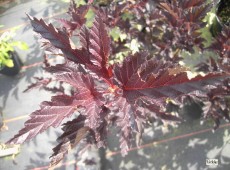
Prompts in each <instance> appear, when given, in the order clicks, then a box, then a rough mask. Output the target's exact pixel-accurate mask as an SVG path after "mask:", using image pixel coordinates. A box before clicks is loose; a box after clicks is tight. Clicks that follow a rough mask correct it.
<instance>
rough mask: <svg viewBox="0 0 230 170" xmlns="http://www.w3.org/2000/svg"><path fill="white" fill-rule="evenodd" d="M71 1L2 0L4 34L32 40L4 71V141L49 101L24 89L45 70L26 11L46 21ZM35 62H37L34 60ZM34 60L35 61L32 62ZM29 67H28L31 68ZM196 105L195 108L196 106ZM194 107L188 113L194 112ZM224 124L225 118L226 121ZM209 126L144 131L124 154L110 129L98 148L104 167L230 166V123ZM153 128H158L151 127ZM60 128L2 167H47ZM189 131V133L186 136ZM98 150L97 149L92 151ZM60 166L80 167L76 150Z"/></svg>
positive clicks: (0, 96)
mask: <svg viewBox="0 0 230 170" xmlns="http://www.w3.org/2000/svg"><path fill="white" fill-rule="evenodd" d="M67 7H68V4H67V3H64V2H62V1H58V0H42V1H41V0H31V1H29V0H18V1H12V2H11V3H9V4H7V3H4V4H0V25H4V26H5V27H3V28H0V33H2V32H3V31H5V30H7V29H10V28H12V27H15V26H20V28H19V29H18V30H17V31H16V33H17V36H16V37H15V39H17V40H22V41H25V42H27V43H28V45H29V47H30V50H28V51H26V52H24V51H19V50H18V53H19V55H20V56H21V59H22V61H23V63H24V67H23V69H22V71H21V73H20V74H19V75H17V76H16V77H6V76H3V75H0V107H2V108H3V116H4V120H5V122H6V125H7V126H8V130H6V131H3V132H0V142H6V141H7V140H8V139H9V138H11V137H12V136H13V135H14V134H16V133H17V132H18V130H19V129H20V128H22V127H23V123H24V122H25V121H26V119H27V118H28V117H27V115H28V114H30V113H31V112H32V111H34V110H36V109H38V108H39V103H40V102H41V101H43V100H49V99H50V96H51V95H50V94H49V93H47V92H44V91H38V90H34V91H31V92H29V93H23V90H24V89H25V88H26V87H27V86H28V85H29V83H31V82H32V81H33V79H32V77H33V76H39V75H41V74H42V70H41V68H40V66H39V62H41V61H42V55H43V53H42V51H41V50H40V48H39V44H38V43H37V41H36V39H35V38H34V36H33V32H32V29H31V27H30V25H29V21H28V18H27V17H26V15H25V13H27V14H30V15H31V16H36V17H38V18H40V17H43V18H44V17H45V18H46V21H50V22H52V21H54V18H55V17H61V16H64V14H63V12H64V11H65V10H67ZM35 63H37V65H33V64H35ZM31 65H32V66H31ZM28 66H29V67H28ZM193 109H194V108H193ZM193 109H191V110H190V112H191V113H193V112H196V111H195V110H193ZM223 123H225V122H223ZM210 127H211V126H210V125H209V124H205V125H203V126H200V125H199V121H190V123H182V124H181V125H180V126H179V128H177V129H169V130H168V132H166V133H165V134H164V135H162V129H161V128H159V127H158V126H156V127H154V128H150V129H147V130H146V134H145V135H144V139H143V141H142V144H141V145H142V146H141V147H140V148H133V149H132V150H131V151H130V152H129V154H128V156H126V157H125V158H123V157H121V155H120V154H119V152H118V153H116V152H113V151H114V150H117V149H118V147H117V146H118V141H117V139H116V135H114V134H117V132H116V131H115V130H112V131H111V132H110V137H109V140H108V145H109V149H107V150H100V154H101V160H102V161H101V162H102V163H101V169H104V170H107V169H112V170H118V169H124V170H139V169H143V170H149V169H150V170H154V169H156V170H160V169H161V170H169V169H172V170H174V169H178V170H180V169H181V170H186V169H191V170H200V169H218V170H229V169H230V144H228V143H226V142H225V141H227V140H229V135H228V134H229V133H228V132H229V124H225V125H224V126H222V127H221V128H220V129H219V130H217V131H216V132H215V134H214V133H212V131H211V128H210ZM153 131H154V132H153ZM59 133H60V130H54V129H50V130H49V131H48V132H45V133H43V134H41V135H38V136H37V137H36V138H35V139H34V140H32V141H31V142H28V143H26V144H24V145H23V146H22V148H21V152H20V154H19V155H17V156H16V157H15V160H14V161H13V160H12V158H11V157H7V158H6V157H5V158H0V169H1V170H24V169H26V170H27V169H47V167H46V166H47V165H48V163H49V156H50V155H51V154H52V149H51V148H53V147H54V146H55V144H56V143H55V139H56V137H57V136H58V135H59ZM184 134H187V135H184ZM153 142H156V143H157V144H156V143H154V144H153ZM94 153H95V152H94ZM207 158H215V159H218V161H219V165H218V166H206V165H205V162H206V159H207ZM57 169H60V170H64V169H67V170H72V169H76V165H75V157H74V151H73V152H72V154H70V155H69V156H68V158H66V160H65V161H64V163H63V164H62V166H60V167H59V168H57Z"/></svg>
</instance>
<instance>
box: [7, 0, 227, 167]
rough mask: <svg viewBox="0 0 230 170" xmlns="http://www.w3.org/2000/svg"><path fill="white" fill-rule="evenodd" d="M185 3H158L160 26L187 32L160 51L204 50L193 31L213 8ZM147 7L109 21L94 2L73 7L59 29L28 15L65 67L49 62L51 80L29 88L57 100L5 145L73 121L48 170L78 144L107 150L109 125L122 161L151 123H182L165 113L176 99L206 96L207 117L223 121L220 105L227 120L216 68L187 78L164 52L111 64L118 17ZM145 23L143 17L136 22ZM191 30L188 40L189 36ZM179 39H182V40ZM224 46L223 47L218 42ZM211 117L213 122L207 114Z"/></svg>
mask: <svg viewBox="0 0 230 170" xmlns="http://www.w3.org/2000/svg"><path fill="white" fill-rule="evenodd" d="M180 2H181V3H179V2H178V3H176V2H175V1H173V2H172V3H169V2H164V3H161V4H160V6H159V7H160V8H163V11H162V13H161V15H164V19H163V20H162V22H164V21H165V20H167V23H166V25H171V26H170V28H169V29H170V30H172V31H174V30H173V28H174V27H179V26H181V24H182V27H181V28H180V29H179V28H178V29H177V30H176V32H173V34H175V35H173V37H174V38H173V39H168V40H167V42H164V40H166V39H167V38H169V37H168V36H167V35H165V36H166V37H164V38H163V39H162V40H163V41H160V40H159V42H156V45H159V44H160V43H161V44H163V45H164V49H165V48H166V46H167V48H169V49H171V50H175V48H180V49H185V50H190V49H191V48H190V45H191V47H192V46H193V45H198V46H199V47H200V48H202V45H201V44H200V43H201V41H203V40H201V38H200V37H199V34H198V33H196V30H197V29H198V27H199V26H200V25H199V24H200V22H201V21H200V20H199V19H200V16H203V15H204V11H203V10H204V9H205V10H207V9H208V8H207V7H206V6H200V5H201V4H202V3H203V1H202V0H193V1H185V2H184V3H182V1H180ZM146 3H149V2H148V1H140V2H138V3H137V4H129V3H127V4H125V3H124V4H123V5H121V6H120V5H118V6H116V8H115V12H113V13H112V12H111V11H110V15H113V17H109V18H108V17H107V16H110V15H105V14H106V12H105V11H104V10H102V9H101V8H100V7H98V6H93V5H92V4H89V5H85V6H80V7H78V8H77V7H76V4H75V3H74V1H72V2H71V6H70V8H69V11H68V14H69V15H70V16H71V19H70V20H64V19H61V20H60V21H61V22H62V23H63V26H64V27H63V28H59V29H57V28H54V26H53V25H52V24H46V23H45V22H44V21H43V20H42V19H40V20H39V19H37V18H32V17H29V18H30V20H31V24H32V27H33V29H34V31H35V32H36V33H38V34H40V35H41V37H42V38H43V41H42V42H43V46H44V47H45V49H47V50H49V51H50V52H53V53H55V54H57V53H58V54H61V55H63V56H64V59H65V62H64V63H63V64H57V65H52V66H50V65H49V64H47V61H46V64H45V67H44V69H45V70H46V71H47V72H49V73H50V74H51V75H52V77H51V78H48V79H40V78H37V82H36V83H35V84H32V85H31V86H30V87H29V88H28V89H27V90H29V89H31V88H33V87H40V86H44V88H45V89H46V90H50V91H54V92H55V91H56V92H58V95H56V96H53V97H52V99H51V101H45V102H42V103H41V105H40V109H39V110H36V111H35V112H33V113H32V114H31V115H30V119H29V120H27V121H26V122H25V127H24V128H23V129H21V130H20V131H19V133H18V134H17V135H15V136H14V137H13V138H12V139H10V140H9V141H8V143H14V144H21V143H23V142H25V141H28V140H30V139H32V138H34V137H35V136H36V135H37V134H39V133H42V132H44V131H46V130H47V129H48V128H49V127H58V126H60V125H61V124H62V121H63V120H64V119H65V118H68V117H71V116H72V117H73V119H72V120H71V121H68V122H66V123H64V124H63V125H62V126H63V128H62V129H63V134H62V135H61V136H60V137H59V138H58V142H59V144H58V145H57V146H56V147H55V148H54V149H53V151H54V153H53V155H52V156H51V165H56V164H57V163H58V162H60V161H61V160H62V159H63V157H64V156H65V154H67V153H68V151H69V149H71V148H73V147H75V146H76V145H80V144H82V143H83V144H85V145H86V144H96V145H97V146H98V147H102V146H103V147H104V146H106V135H107V132H108V129H109V128H110V126H112V125H115V126H116V127H117V128H118V129H119V130H120V135H119V137H120V148H121V150H122V154H123V155H125V154H127V150H128V149H129V147H130V142H131V139H132V138H133V136H134V135H136V134H138V133H142V129H143V128H144V127H145V125H146V122H147V121H148V120H149V119H151V118H159V119H160V120H166V121H180V120H181V119H180V118H179V117H176V116H173V115H171V114H170V113H167V112H166V105H167V102H166V100H167V99H173V100H174V101H175V102H176V103H177V104H183V101H184V98H186V97H187V96H190V97H192V98H205V99H206V100H208V101H209V103H207V104H205V108H204V112H205V115H206V117H212V118H214V119H215V121H216V122H217V121H218V119H217V118H216V117H215V116H213V115H215V114H214V112H216V111H217V110H216V109H215V108H216V107H214V106H213V105H212V103H214V104H215V103H217V104H215V106H217V107H218V108H217V109H222V110H223V112H224V116H222V117H225V118H227V119H229V115H228V113H229V112H227V111H228V110H226V109H224V108H222V106H223V107H226V105H224V104H222V102H223V101H220V100H219V98H220V96H223V95H229V79H227V78H228V77H229V73H228V72H224V71H223V70H219V71H218V70H217V71H215V72H209V73H206V74H205V75H204V76H201V75H197V76H194V77H193V78H189V77H188V74H187V72H188V71H189V68H187V67H184V66H181V65H179V64H178V63H177V62H175V61H174V60H172V61H167V57H166V58H165V59H164V57H162V59H159V56H160V54H161V52H162V51H164V50H162V49H161V50H160V51H159V53H158V54H157V55H153V54H152V53H150V52H151V51H150V52H148V51H145V50H142V51H140V52H138V53H135V54H131V53H130V54H129V55H128V56H126V58H125V59H124V60H123V61H122V62H121V63H115V64H109V59H110V57H111V44H112V43H114V42H112V40H111V38H110V36H109V34H108V29H109V27H113V24H115V25H117V24H118V26H120V25H119V24H121V28H122V24H123V22H122V21H120V20H121V18H119V17H120V15H118V14H117V13H121V12H122V11H123V10H125V9H130V10H135V11H136V12H137V11H139V12H140V11H141V10H143V9H144V7H145V5H146ZM192 7H194V8H192ZM183 8H186V9H188V11H187V13H185V14H186V15H185V14H184V12H183V11H181V10H182V9H183ZM89 9H92V10H94V12H95V14H96V16H95V19H94V22H93V26H92V27H91V28H88V27H86V26H85V22H86V19H85V15H86V13H87V11H88V10H89ZM157 10H159V9H157ZM179 14H180V15H179ZM165 17H167V18H165ZM141 18H142V16H141V12H140V16H139V19H140V20H141ZM142 19H143V18H142ZM137 20H138V19H137ZM198 20H199V21H198ZM185 21H186V22H185ZM142 22H143V21H142ZM191 23H192V24H191ZM106 25H108V27H107V26H106ZM188 29H189V31H191V34H190V33H188V32H187V31H188ZM194 30H195V31H194ZM167 32H168V31H167ZM184 32H185V33H188V34H184ZM136 34H137V33H135V34H132V36H134V35H136ZM177 34H179V35H182V34H184V36H183V37H180V36H178V35H177ZM177 36H178V37H180V38H181V39H178V38H177ZM73 37H77V38H79V40H80V43H81V47H78V46H77V47H74V45H73V44H74V43H73V42H72V40H71V39H72V38H73ZM219 40H220V41H221V38H219ZM186 41H190V42H189V43H191V44H186V43H185V42H186ZM143 43H144V42H143ZM166 43H167V44H166ZM146 50H148V49H146ZM167 54H168V53H165V54H164V55H163V56H166V55H167ZM227 55H228V54H227ZM51 81H56V82H59V83H60V84H59V85H60V86H59V88H56V89H55V88H53V89H51V88H48V87H47V85H48V84H49V83H50V82H51ZM63 84H69V85H71V87H72V89H71V92H70V94H68V95H67V94H65V91H64V88H63V86H62V85H63ZM210 103H211V104H210ZM218 103H220V104H218ZM209 111H211V114H210V115H211V116H208V115H209ZM217 124H218V122H217ZM81 147H84V145H83V146H82V145H81Z"/></svg>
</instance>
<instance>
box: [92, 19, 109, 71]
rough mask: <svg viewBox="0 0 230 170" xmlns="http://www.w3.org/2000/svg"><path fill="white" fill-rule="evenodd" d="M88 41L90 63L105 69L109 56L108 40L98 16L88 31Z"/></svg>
mask: <svg viewBox="0 0 230 170" xmlns="http://www.w3.org/2000/svg"><path fill="white" fill-rule="evenodd" d="M89 39H90V45H89V51H90V53H91V54H92V56H91V61H92V63H93V64H94V65H96V66H98V67H100V68H102V69H106V68H107V67H108V58H109V55H110V39H109V36H108V33H107V30H106V28H105V24H104V23H103V21H102V19H101V17H100V15H97V16H96V17H95V20H94V22H93V26H92V28H91V29H90V37H89Z"/></svg>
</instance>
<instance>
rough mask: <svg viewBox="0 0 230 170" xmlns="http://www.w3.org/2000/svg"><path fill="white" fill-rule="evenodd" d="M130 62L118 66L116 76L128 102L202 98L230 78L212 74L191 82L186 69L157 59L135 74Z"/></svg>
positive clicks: (149, 61) (144, 64) (198, 77)
mask: <svg viewBox="0 0 230 170" xmlns="http://www.w3.org/2000/svg"><path fill="white" fill-rule="evenodd" d="M139 57H142V56H139ZM130 61H132V60H129V59H126V60H124V63H123V64H122V65H121V66H119V65H116V66H115V76H116V78H117V80H119V82H120V83H121V84H122V88H123V90H124V93H125V94H126V95H127V96H128V97H129V100H136V98H138V97H143V96H148V97H151V98H152V99H157V100H159V99H166V98H168V97H169V98H173V99H176V98H178V97H180V96H183V95H187V94H189V93H193V94H194V95H199V93H202V92H204V91H205V90H207V89H208V88H212V87H215V85H217V84H218V83H220V82H221V79H223V78H225V77H228V75H227V74H224V73H219V74H216V73H210V74H207V75H205V76H196V77H194V78H192V79H189V78H188V76H187V73H186V69H184V68H182V67H181V66H178V65H176V64H173V63H171V62H165V63H162V61H159V60H156V59H151V60H147V61H146V62H145V63H143V64H142V65H141V66H140V68H139V69H138V70H136V71H135V72H133V70H132V69H130V65H132V63H133V62H130ZM158 66H159V67H158ZM127 73H128V76H127Z"/></svg>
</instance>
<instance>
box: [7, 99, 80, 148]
mask: <svg viewBox="0 0 230 170" xmlns="http://www.w3.org/2000/svg"><path fill="white" fill-rule="evenodd" d="M78 103H79V101H76V100H74V98H73V97H70V96H66V95H61V96H60V95H59V96H54V97H52V100H51V102H43V103H41V109H40V110H37V111H35V112H33V113H32V114H31V115H30V119H29V120H27V121H26V122H25V127H24V128H23V129H21V130H20V131H19V133H18V134H17V135H15V136H14V137H13V138H12V139H10V140H9V141H8V143H14V144H21V143H23V142H25V141H27V140H30V139H32V138H33V137H35V136H36V135H37V134H38V133H42V132H44V131H45V130H47V129H48V128H49V127H50V126H52V127H57V126H59V125H60V123H61V122H62V120H63V119H65V118H66V117H69V116H71V115H72V114H73V113H74V112H75V111H76V110H77V107H78V106H79V104H78Z"/></svg>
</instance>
